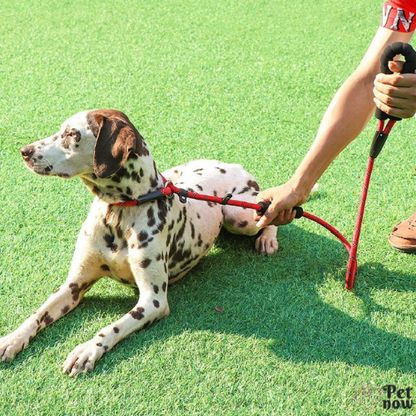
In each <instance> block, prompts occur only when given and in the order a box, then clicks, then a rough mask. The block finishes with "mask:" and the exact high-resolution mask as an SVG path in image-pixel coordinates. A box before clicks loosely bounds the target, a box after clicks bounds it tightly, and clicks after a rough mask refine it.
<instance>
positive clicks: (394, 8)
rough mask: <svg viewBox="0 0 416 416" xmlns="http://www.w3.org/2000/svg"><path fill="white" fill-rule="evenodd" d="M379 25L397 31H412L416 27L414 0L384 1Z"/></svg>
mask: <svg viewBox="0 0 416 416" xmlns="http://www.w3.org/2000/svg"><path fill="white" fill-rule="evenodd" d="M380 25H381V26H382V27H385V28H386V29H391V30H395V31H397V32H413V31H414V30H415V29H416V0H392V1H386V2H385V3H384V6H383V18H382V20H381V24H380Z"/></svg>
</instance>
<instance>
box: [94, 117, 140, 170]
mask: <svg viewBox="0 0 416 416" xmlns="http://www.w3.org/2000/svg"><path fill="white" fill-rule="evenodd" d="M93 117H94V122H95V123H94V124H95V125H94V127H95V129H93V130H95V131H96V134H95V135H96V137H97V141H96V143H95V151H94V173H95V174H96V175H97V177H99V178H107V177H109V176H111V175H112V174H114V173H116V172H117V171H118V170H119V169H120V168H121V167H122V166H123V164H124V162H125V161H126V160H127V158H128V157H129V156H130V153H132V152H133V153H140V152H139V150H140V149H141V148H142V147H143V138H142V136H141V135H140V133H139V132H138V131H137V130H136V128H135V127H134V126H133V125H132V124H131V123H130V121H129V120H128V118H127V117H125V118H124V117H123V118H121V117H118V116H113V115H111V114H105V113H100V112H97V113H95V114H94V115H93Z"/></svg>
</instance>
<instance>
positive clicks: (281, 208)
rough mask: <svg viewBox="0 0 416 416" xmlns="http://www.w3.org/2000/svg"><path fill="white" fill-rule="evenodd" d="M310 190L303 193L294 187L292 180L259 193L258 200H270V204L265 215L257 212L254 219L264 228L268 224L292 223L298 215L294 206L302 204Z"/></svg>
mask: <svg viewBox="0 0 416 416" xmlns="http://www.w3.org/2000/svg"><path fill="white" fill-rule="evenodd" d="M308 195H309V192H306V193H303V192H300V191H297V190H296V189H294V187H293V186H292V185H291V183H290V181H289V182H287V183H286V184H284V185H281V186H277V187H275V188H269V189H266V190H264V191H262V192H260V193H259V194H258V195H257V202H259V201H266V202H270V206H269V208H268V209H267V211H266V212H265V213H264V214H263V216H261V215H259V214H257V213H255V214H254V220H255V221H258V222H257V226H258V227H259V228H263V227H265V226H266V225H269V224H273V225H284V224H289V223H291V222H292V221H293V220H294V218H295V215H296V212H295V211H293V207H295V206H300V205H302V204H303V203H304V202H305V201H306V199H307V197H308Z"/></svg>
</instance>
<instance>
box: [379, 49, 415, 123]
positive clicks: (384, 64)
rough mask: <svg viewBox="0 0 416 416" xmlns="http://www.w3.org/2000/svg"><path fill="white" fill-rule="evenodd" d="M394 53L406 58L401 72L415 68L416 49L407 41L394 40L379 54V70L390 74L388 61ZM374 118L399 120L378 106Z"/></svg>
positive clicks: (411, 70)
mask: <svg viewBox="0 0 416 416" xmlns="http://www.w3.org/2000/svg"><path fill="white" fill-rule="evenodd" d="M396 55H403V56H404V57H405V59H406V61H405V63H404V65H403V70H402V72H401V73H402V74H411V73H414V72H415V70H416V51H415V50H414V49H413V48H412V46H411V45H409V44H408V43H403V42H395V43H392V44H391V45H389V46H387V48H386V49H385V50H384V52H383V55H381V72H382V73H383V74H392V73H393V72H392V71H390V68H389V62H390V61H392V60H393V58H394V57H395V56H396ZM375 116H376V118H378V119H379V120H387V119H390V120H401V118H400V117H393V116H389V115H388V114H386V113H385V112H384V111H381V110H380V109H379V108H377V109H376V114H375Z"/></svg>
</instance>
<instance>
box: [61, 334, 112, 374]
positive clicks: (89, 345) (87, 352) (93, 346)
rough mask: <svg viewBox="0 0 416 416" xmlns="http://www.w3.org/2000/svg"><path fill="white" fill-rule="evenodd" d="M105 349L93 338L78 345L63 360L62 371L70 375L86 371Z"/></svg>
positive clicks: (90, 368)
mask: <svg viewBox="0 0 416 416" xmlns="http://www.w3.org/2000/svg"><path fill="white" fill-rule="evenodd" d="M104 352H105V349H104V348H103V346H102V345H101V344H99V343H98V344H97V343H96V342H95V341H94V340H91V341H88V342H85V343H84V344H80V345H78V346H77V347H76V348H75V349H74V350H73V351H72V352H71V354H69V356H68V358H67V359H66V360H65V362H64V366H63V367H64V369H63V373H64V374H65V373H69V376H70V377H73V376H75V375H76V374H78V373H86V372H87V371H92V370H93V369H94V365H95V362H96V361H98V360H99V359H100V358H101V356H102V355H103V354H104Z"/></svg>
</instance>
